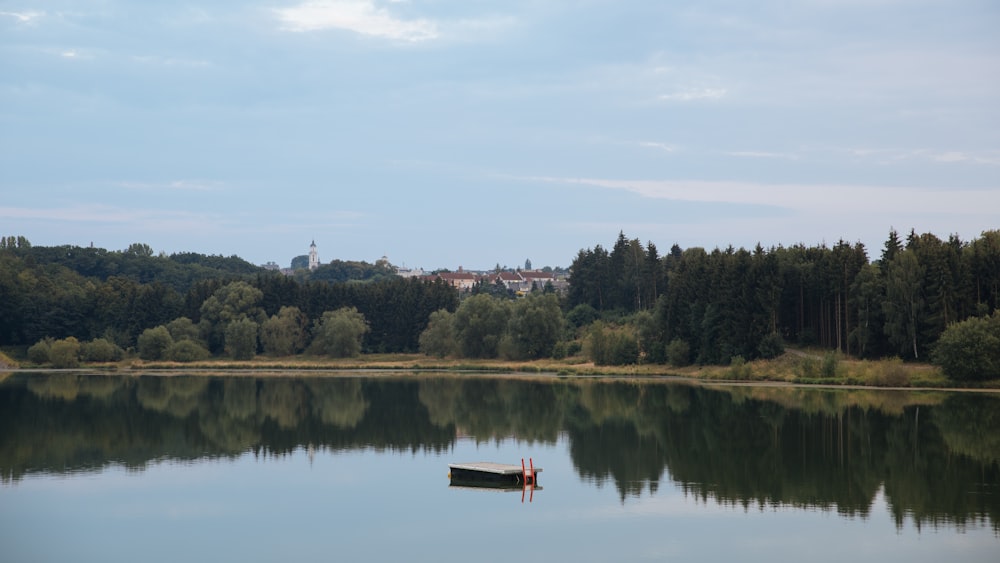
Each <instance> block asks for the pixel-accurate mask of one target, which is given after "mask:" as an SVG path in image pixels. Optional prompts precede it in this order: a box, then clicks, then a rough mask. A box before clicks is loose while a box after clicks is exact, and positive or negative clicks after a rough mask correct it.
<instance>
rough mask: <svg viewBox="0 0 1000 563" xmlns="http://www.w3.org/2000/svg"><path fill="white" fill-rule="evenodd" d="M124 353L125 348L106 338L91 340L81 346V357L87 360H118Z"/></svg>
mask: <svg viewBox="0 0 1000 563" xmlns="http://www.w3.org/2000/svg"><path fill="white" fill-rule="evenodd" d="M124 355H125V352H124V350H122V349H121V348H120V347H119V346H118V345H117V344H115V343H113V342H111V341H109V340H107V339H105V338H97V339H94V340H91V341H90V342H86V343H84V344H83V345H82V346H81V347H80V358H81V359H82V360H83V361H85V362H117V361H119V360H121V359H122V357H124Z"/></svg>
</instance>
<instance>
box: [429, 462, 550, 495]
mask: <svg viewBox="0 0 1000 563" xmlns="http://www.w3.org/2000/svg"><path fill="white" fill-rule="evenodd" d="M448 469H449V470H450V472H449V474H448V475H449V476H450V477H451V484H452V485H459V486H466V487H497V488H499V487H524V486H535V485H536V484H537V483H538V473H539V472H540V471H541V470H542V468H541V467H535V464H534V462H531V464H530V466H529V467H525V465H524V460H521V465H512V464H507V463H493V462H491V461H477V462H475V463H449V464H448Z"/></svg>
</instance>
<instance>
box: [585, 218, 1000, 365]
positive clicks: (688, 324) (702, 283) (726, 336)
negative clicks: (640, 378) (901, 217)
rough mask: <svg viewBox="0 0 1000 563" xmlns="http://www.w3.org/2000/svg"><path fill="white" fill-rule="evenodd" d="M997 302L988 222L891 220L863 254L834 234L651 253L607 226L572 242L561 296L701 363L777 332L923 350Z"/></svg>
mask: <svg viewBox="0 0 1000 563" xmlns="http://www.w3.org/2000/svg"><path fill="white" fill-rule="evenodd" d="M998 305H1000V231H986V232H984V233H982V235H981V236H980V237H979V238H976V239H974V240H972V241H969V242H963V241H961V240H960V239H959V238H958V237H957V236H950V237H949V238H948V239H947V240H942V239H940V238H938V237H937V236H935V235H933V234H930V233H925V234H921V235H918V234H916V233H915V232H914V231H911V232H910V234H909V235H908V236H907V237H906V239H905V241H904V240H902V239H901V238H900V236H899V234H898V233H897V232H896V231H895V230H891V231H890V233H889V236H888V239H887V240H886V242H885V245H884V247H883V249H882V252H881V256H880V257H879V258H878V259H877V260H874V261H869V258H868V253H867V250H866V249H865V247H864V245H863V244H861V243H854V244H850V243H847V242H845V241H843V240H841V241H838V242H837V243H836V244H835V245H833V246H832V247H828V246H826V245H819V246H812V247H807V246H805V245H801V244H800V245H795V246H792V247H788V248H786V247H782V246H778V247H773V248H770V249H764V248H762V247H761V246H760V245H757V246H756V247H755V248H754V249H753V250H746V249H744V248H740V249H734V248H733V247H731V246H730V247H728V248H726V249H718V248H716V249H715V250H713V251H711V252H708V251H706V250H704V249H703V248H697V247H695V248H689V249H686V250H682V249H681V248H680V247H678V246H677V245H674V246H673V247H672V248H671V250H670V252H669V253H668V254H667V255H665V256H662V257H661V256H660V255H659V254H658V252H657V249H656V246H655V245H654V244H653V243H651V242H650V243H648V244H647V245H646V246H645V247H644V246H643V245H642V244H641V243H640V242H639V241H638V239H631V240H629V239H628V238H626V236H625V235H624V233H619V236H618V239H617V241H616V242H615V244H614V246H613V247H612V249H611V251H610V252H609V251H607V250H605V249H604V248H603V247H601V246H600V245H598V246H596V247H594V248H592V249H585V250H580V252H579V254H578V255H577V256H576V258H575V259H574V261H573V264H572V267H571V275H570V292H569V303H568V307H569V308H571V309H572V308H576V307H580V308H584V309H591V310H593V311H597V312H598V313H600V314H601V315H602V316H603V317H605V318H609V317H610V318H615V317H616V316H617V317H619V318H621V317H628V318H630V323H629V324H631V325H632V326H633V327H634V328H635V330H636V331H637V332H639V333H640V334H639V335H638V337H637V338H636V339H635V340H636V341H637V342H638V345H639V346H640V347H642V348H644V349H642V350H640V353H643V354H645V355H647V356H648V357H649V359H650V360H652V361H663V360H664V359H667V358H666V356H667V354H668V350H669V349H670V346H671V344H673V345H674V350H676V351H680V352H684V353H685V355H687V356H688V357H687V358H679V359H677V361H683V360H687V361H690V362H697V363H701V364H725V363H728V362H729V361H730V359H731V358H733V357H736V356H739V357H742V358H745V359H753V358H760V357H769V356H773V355H775V354H776V353H780V350H781V343H785V342H787V343H796V344H802V345H812V346H820V347H823V348H828V349H832V350H838V351H840V352H843V353H845V354H852V355H855V356H858V357H862V358H878V357H886V356H899V357H901V358H904V359H908V360H926V359H928V358H929V357H930V352H931V351H932V350H933V349H934V348H935V345H936V344H937V343H938V341H939V339H940V338H941V336H942V334H943V333H944V332H945V330H946V329H947V328H948V327H949V326H951V325H953V324H955V323H958V322H961V321H966V320H967V319H975V318H979V319H982V318H986V317H988V316H989V315H990V314H992V313H993V312H994V311H996V310H997V308H998ZM996 336H997V337H1000V332H997V334H996ZM998 360H1000V358H998Z"/></svg>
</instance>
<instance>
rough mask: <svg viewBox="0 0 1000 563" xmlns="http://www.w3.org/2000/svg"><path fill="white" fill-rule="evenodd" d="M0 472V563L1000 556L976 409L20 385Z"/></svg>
mask: <svg viewBox="0 0 1000 563" xmlns="http://www.w3.org/2000/svg"><path fill="white" fill-rule="evenodd" d="M0 377H2V376H0ZM522 457H524V458H526V459H527V458H529V457H530V458H533V459H534V461H535V464H536V465H538V466H541V467H543V468H544V471H543V472H542V473H541V475H540V478H539V484H540V485H541V488H540V489H538V490H535V491H533V492H532V491H522V490H521V489H516V490H513V491H501V490H493V489H465V488H455V487H450V486H449V480H448V475H447V473H448V467H447V466H448V463H452V462H463V461H464V462H468V461H497V462H503V463H520V460H521V458H522ZM0 477H2V484H0V560H3V561H102V562H104V561H210V560H211V561H289V560H306V561H341V560H355V561H358V560H360V561H406V560H428V561H468V560H479V561H508V560H509V561H547V562H551V561H570V560H572V561H640V560H659V561H662V560H675V561H691V560H701V561H721V560H741V561H775V560H780V561H791V560H808V561H837V562H838V563H841V562H843V561H845V560H855V561H856V560H861V561H940V560H948V561H952V562H954V561H998V560H1000V398H998V397H996V396H993V395H988V394H978V393H944V392H898V391H896V392H892V391H881V392H877V391H869V390H861V391H858V390H855V391H849V390H819V389H801V388H783V387H781V388H779V387H729V388H727V387H704V386H698V385H692V384H689V383H681V382H669V383H668V382H660V381H635V382H609V381H593V380H585V381H579V380H566V379H549V380H538V379H528V378H519V377H513V378H494V377H484V376H478V375H476V376H465V377H454V376H432V375H404V376H384V375H383V376H377V377H352V376H349V375H348V376H345V375H343V374H341V375H340V376H337V377H315V376H311V377H309V378H298V377H294V376H290V375H282V376H274V377H261V376H245V377H238V376H237V377H208V376H172V377H163V376H117V375H88V374H84V373H56V374H29V373H15V374H12V375H8V376H7V377H6V378H5V379H4V380H3V381H0ZM522 492H523V493H525V494H524V496H523V498H522Z"/></svg>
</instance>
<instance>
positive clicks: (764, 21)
mask: <svg viewBox="0 0 1000 563" xmlns="http://www.w3.org/2000/svg"><path fill="white" fill-rule="evenodd" d="M997 30H1000V3H998V2H996V0H983V1H975V0H942V1H922V0H905V1H903V0H900V1H893V0H799V1H795V2H788V1H777V0H774V1H767V0H765V1H759V2H747V1H745V0H733V1H710V0H697V1H666V0H663V1H652V0H650V1H630V0H606V1H605V0H578V1H569V0H505V1H503V2H486V1H477V0H328V1H314V2H301V1H297V0H291V1H287V0H273V1H268V0H263V1H256V0H246V1H244V0H241V1H235V0H218V1H213V0H201V1H199V2H184V1H178V2H148V1H138V0H93V1H89V2H81V1H59V0H56V1H51V2H49V1H31V0H11V1H7V0H0V234H4V235H12V234H13V235H24V236H26V237H27V238H28V239H29V240H31V242H32V243H34V244H36V245H57V244H76V245H89V244H90V243H91V242H93V243H94V244H95V245H96V246H100V247H105V248H109V249H124V248H126V247H127V246H128V245H129V244H130V243H132V242H143V243H147V244H149V245H150V246H152V247H153V249H154V250H156V251H158V252H159V251H164V252H167V253H172V252H178V251H195V252H202V253H206V254H222V255H226V256H228V255H232V254H236V255H239V256H242V257H244V258H246V259H248V260H250V261H252V262H255V263H263V262H267V261H272V260H273V261H275V262H278V263H279V264H281V265H286V266H287V265H288V263H289V262H290V260H291V258H292V257H294V256H296V255H299V254H305V253H306V252H307V251H308V245H309V243H310V241H312V240H313V239H315V241H316V244H317V246H318V247H319V252H320V259H321V260H322V261H323V262H327V261H329V260H331V259H335V258H338V259H344V260H365V261H368V262H374V261H375V260H376V259H378V258H379V257H381V256H382V255H383V254H384V255H387V256H388V257H389V259H390V260H391V261H392V262H393V263H394V264H397V265H406V266H410V267H423V268H425V269H432V268H440V267H448V268H457V267H458V266H459V265H463V266H465V267H466V268H470V269H471V268H490V267H492V266H493V265H495V264H497V263H499V264H501V265H509V266H520V265H523V264H524V261H525V259H531V261H532V263H533V265H535V266H536V267H537V266H543V265H551V266H568V265H569V264H570V262H571V261H572V259H573V257H574V256H575V255H576V253H577V252H578V251H579V250H580V249H581V248H590V247H593V246H595V245H597V244H601V245H604V246H605V247H610V246H611V245H612V244H613V243H614V240H615V238H616V237H617V235H618V232H619V231H624V233H625V234H626V235H627V236H628V237H629V238H639V239H640V240H642V241H643V242H644V243H645V242H647V241H652V242H653V243H655V244H656V245H657V247H658V248H659V250H660V252H661V253H664V252H666V251H667V250H668V249H669V248H670V246H671V245H672V244H674V243H677V244H679V245H680V246H681V247H682V248H689V247H692V246H702V247H705V248H707V249H712V248H715V247H717V246H718V247H725V246H728V245H730V244H732V245H734V246H736V247H740V246H743V247H747V248H751V247H753V246H754V245H756V244H757V243H758V242H760V243H761V244H763V245H764V246H765V247H769V246H774V245H778V244H783V245H785V246H789V245H793V244H796V243H800V242H801V243H805V244H806V245H816V244H821V243H824V242H825V243H827V244H830V245H832V244H834V243H836V242H837V240H838V239H841V238H842V239H844V240H847V241H849V242H855V241H861V242H863V243H865V245H866V246H867V247H868V249H869V256H870V257H871V258H877V257H878V255H879V253H880V250H881V246H882V243H883V242H884V241H885V239H886V237H887V234H888V232H889V229H890V228H892V227H895V228H896V229H897V230H899V231H900V232H901V233H903V234H905V233H908V232H909V231H910V229H911V228H913V229H916V230H917V232H928V231H929V232H933V233H935V234H937V235H938V236H940V237H942V238H945V237H947V236H948V235H949V234H951V233H957V234H959V235H960V236H961V237H962V238H963V239H964V240H968V239H971V238H974V237H976V236H978V235H979V234H980V232H982V231H983V230H986V229H996V228H1000V32H998V31H997Z"/></svg>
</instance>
